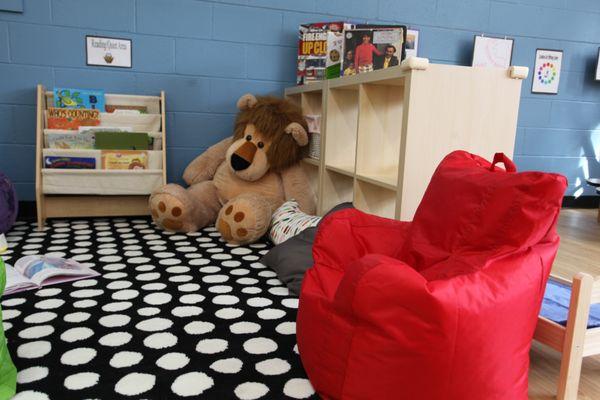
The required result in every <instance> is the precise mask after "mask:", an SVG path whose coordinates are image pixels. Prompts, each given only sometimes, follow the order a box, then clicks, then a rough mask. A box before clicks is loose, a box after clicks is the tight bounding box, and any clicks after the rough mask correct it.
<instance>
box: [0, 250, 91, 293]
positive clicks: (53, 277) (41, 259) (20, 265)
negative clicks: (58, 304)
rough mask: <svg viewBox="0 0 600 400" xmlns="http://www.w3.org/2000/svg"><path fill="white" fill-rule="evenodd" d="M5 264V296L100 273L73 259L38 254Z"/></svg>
mask: <svg viewBox="0 0 600 400" xmlns="http://www.w3.org/2000/svg"><path fill="white" fill-rule="evenodd" d="M5 265H6V290H5V291H4V295H5V296H6V295H10V294H12V293H17V292H22V291H25V290H32V289H39V288H41V287H42V286H48V285H55V284H57V283H62V282H70V281H75V280H78V279H84V278H89V277H93V276H98V275H100V274H99V273H98V272H96V271H94V270H93V269H90V268H87V267H84V266H83V265H81V264H80V263H78V262H77V261H75V260H66V259H64V258H57V257H46V256H40V255H33V256H25V257H21V258H19V259H18V260H17V262H16V263H15V265H14V267H13V266H11V265H9V264H5Z"/></svg>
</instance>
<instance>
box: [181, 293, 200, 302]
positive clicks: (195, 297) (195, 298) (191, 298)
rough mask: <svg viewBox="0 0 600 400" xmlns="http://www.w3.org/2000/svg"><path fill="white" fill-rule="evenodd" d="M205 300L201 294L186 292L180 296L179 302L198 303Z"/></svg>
mask: <svg viewBox="0 0 600 400" xmlns="http://www.w3.org/2000/svg"><path fill="white" fill-rule="evenodd" d="M203 300H204V296H202V295H201V294H184V295H183V296H181V297H180V298H179V302H180V303H183V304H196V303H200V302H201V301H203Z"/></svg>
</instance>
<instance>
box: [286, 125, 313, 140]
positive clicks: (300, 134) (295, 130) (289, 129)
mask: <svg viewBox="0 0 600 400" xmlns="http://www.w3.org/2000/svg"><path fill="white" fill-rule="evenodd" d="M285 133H289V134H290V135H292V137H293V138H294V140H295V141H296V143H298V146H306V145H307V144H308V133H306V130H305V129H304V128H303V127H302V125H300V124H299V123H297V122H292V123H291V124H289V125H288V126H286V127H285Z"/></svg>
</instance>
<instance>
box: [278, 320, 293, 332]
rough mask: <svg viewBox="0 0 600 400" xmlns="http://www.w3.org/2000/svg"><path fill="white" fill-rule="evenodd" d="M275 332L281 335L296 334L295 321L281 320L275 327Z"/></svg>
mask: <svg viewBox="0 0 600 400" xmlns="http://www.w3.org/2000/svg"><path fill="white" fill-rule="evenodd" d="M275 330H276V331H277V333H280V334H282V335H295V334H296V323H295V322H293V321H288V322H282V323H280V324H279V325H277V327H276V328H275Z"/></svg>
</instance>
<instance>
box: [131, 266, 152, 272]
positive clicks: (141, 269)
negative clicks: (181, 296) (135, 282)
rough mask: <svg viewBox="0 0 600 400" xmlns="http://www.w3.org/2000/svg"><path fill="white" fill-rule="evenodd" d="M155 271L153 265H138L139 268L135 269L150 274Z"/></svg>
mask: <svg viewBox="0 0 600 400" xmlns="http://www.w3.org/2000/svg"><path fill="white" fill-rule="evenodd" d="M154 269H156V267H155V266H154V265H151V264H144V265H138V266H137V267H135V270H136V271H139V272H148V271H153V270H154Z"/></svg>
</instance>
